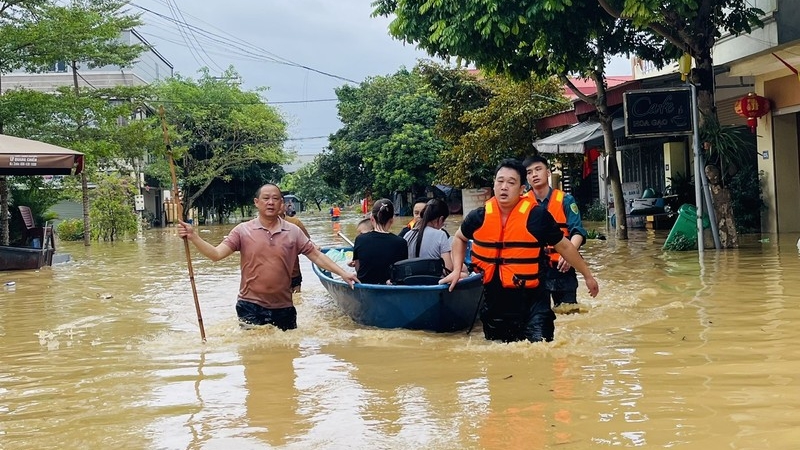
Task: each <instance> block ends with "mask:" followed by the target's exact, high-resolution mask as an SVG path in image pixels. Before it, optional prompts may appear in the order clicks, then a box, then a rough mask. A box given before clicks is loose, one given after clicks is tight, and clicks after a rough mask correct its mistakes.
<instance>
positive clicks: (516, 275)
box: [472, 197, 542, 289]
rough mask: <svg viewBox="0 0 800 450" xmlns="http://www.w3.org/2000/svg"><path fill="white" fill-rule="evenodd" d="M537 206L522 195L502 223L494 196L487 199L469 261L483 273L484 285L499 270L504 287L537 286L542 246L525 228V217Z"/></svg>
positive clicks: (530, 287) (473, 239) (526, 220)
mask: <svg viewBox="0 0 800 450" xmlns="http://www.w3.org/2000/svg"><path fill="white" fill-rule="evenodd" d="M536 205H537V203H536V201H531V200H530V199H528V198H525V197H522V198H521V199H520V201H519V203H517V205H516V206H515V207H514V210H513V211H511V213H510V214H509V216H508V219H507V220H506V224H505V226H503V221H502V218H501V217H500V216H501V214H500V205H499V204H498V203H497V199H496V198H495V197H492V198H490V199H489V201H487V202H486V205H485V209H486V214H485V216H484V219H483V225H481V227H480V228H478V229H477V230H475V233H474V234H473V235H472V241H473V242H472V262H473V263H474V264H475V265H476V266H477V267H478V269H479V270H481V271H482V272H483V282H484V284H485V283H489V282H490V281H491V280H492V277H494V273H495V270H499V274H500V282H501V283H502V285H503V287H505V288H527V289H533V288H535V287H537V286H539V265H540V264H541V262H542V259H541V248H542V245H541V244H540V243H539V242H538V241H537V240H536V237H534V236H533V235H532V234H531V233H530V232H529V231H528V227H527V224H528V216H529V215H530V213H531V210H533V208H534V207H536Z"/></svg>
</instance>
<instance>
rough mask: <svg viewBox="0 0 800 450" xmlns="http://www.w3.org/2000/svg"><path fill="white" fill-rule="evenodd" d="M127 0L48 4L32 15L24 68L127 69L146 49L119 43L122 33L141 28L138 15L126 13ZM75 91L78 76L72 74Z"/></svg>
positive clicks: (85, 0)
mask: <svg viewBox="0 0 800 450" xmlns="http://www.w3.org/2000/svg"><path fill="white" fill-rule="evenodd" d="M126 5H127V2H126V1H122V0H72V1H71V2H69V3H67V4H61V3H60V2H48V3H46V4H44V5H43V6H42V7H41V9H40V10H39V11H38V14H36V15H34V16H33V17H34V21H33V23H32V24H31V27H32V29H31V35H32V36H34V37H35V39H34V40H32V41H31V42H29V43H28V46H27V47H26V49H27V55H26V59H25V67H26V68H27V69H28V70H31V71H39V70H47V69H48V68H50V67H52V66H53V64H54V63H55V62H56V61H65V62H66V63H67V64H69V65H70V66H72V68H73V70H74V69H76V68H77V67H78V66H79V65H86V66H88V67H89V68H96V67H103V66H108V65H113V66H118V67H128V66H130V65H131V64H132V63H133V62H134V61H135V60H136V59H137V58H138V57H139V55H140V54H141V53H142V52H143V51H144V50H145V46H143V45H139V44H134V45H131V44H125V43H122V42H121V41H120V40H119V34H120V32H122V31H123V30H130V29H132V28H135V27H136V26H138V25H141V23H142V22H141V20H140V19H139V16H138V15H132V14H127V11H126V10H125V7H126ZM74 83H75V89H76V90H77V74H76V75H75V80H74Z"/></svg>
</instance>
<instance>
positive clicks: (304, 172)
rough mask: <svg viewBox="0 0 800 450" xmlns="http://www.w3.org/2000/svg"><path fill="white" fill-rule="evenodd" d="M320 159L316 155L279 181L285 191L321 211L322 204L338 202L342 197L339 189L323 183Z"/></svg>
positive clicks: (321, 158)
mask: <svg viewBox="0 0 800 450" xmlns="http://www.w3.org/2000/svg"><path fill="white" fill-rule="evenodd" d="M322 160H323V157H322V156H320V155H317V157H316V158H314V161H312V162H311V163H309V164H306V165H305V166H303V167H301V168H299V169H298V170H297V172H294V173H291V174H288V175H286V177H284V180H283V181H282V182H281V184H282V188H283V190H284V191H285V192H292V193H293V194H295V195H296V196H297V197H298V198H299V199H301V200H302V201H304V202H311V203H314V205H316V207H317V210H319V211H322V205H323V204H330V203H338V202H340V201H342V199H343V197H344V195H342V193H341V191H340V190H339V189H337V188H335V187H331V186H330V185H329V184H327V183H325V181H324V180H323V179H322V176H320V173H321V169H320V163H321V161H322Z"/></svg>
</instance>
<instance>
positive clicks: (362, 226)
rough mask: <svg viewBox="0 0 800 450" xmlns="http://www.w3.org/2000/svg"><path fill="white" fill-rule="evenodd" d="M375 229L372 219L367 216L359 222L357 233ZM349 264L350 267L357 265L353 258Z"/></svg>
mask: <svg viewBox="0 0 800 450" xmlns="http://www.w3.org/2000/svg"><path fill="white" fill-rule="evenodd" d="M374 229H375V228H373V227H372V221H371V220H370V218H369V217H367V218H366V219H361V221H360V222H358V225H356V233H358V234H364V233H369V232H370V231H373V230H374ZM347 265H348V266H350V267H355V266H356V262H355V261H353V260H350V262H348V263H347Z"/></svg>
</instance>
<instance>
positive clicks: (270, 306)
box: [178, 183, 359, 331]
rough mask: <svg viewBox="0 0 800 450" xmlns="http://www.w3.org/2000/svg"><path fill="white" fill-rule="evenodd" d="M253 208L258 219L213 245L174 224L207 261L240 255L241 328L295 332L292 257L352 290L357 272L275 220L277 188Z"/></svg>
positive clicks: (261, 193) (264, 191)
mask: <svg viewBox="0 0 800 450" xmlns="http://www.w3.org/2000/svg"><path fill="white" fill-rule="evenodd" d="M253 204H254V205H255V207H256V209H257V210H258V216H257V217H256V218H255V219H253V220H250V221H248V222H243V223H240V224H238V225H236V226H235V227H234V228H233V229H232V230H231V231H230V232H229V233H228V235H227V236H226V237H225V239H223V240H222V242H221V243H220V244H219V245H217V246H216V247H215V246H213V245H211V244H209V243H208V242H206V241H205V240H203V238H201V237H200V236H199V235H198V234H197V232H195V230H194V228H193V227H192V226H191V225H189V224H188V223H186V222H183V221H179V224H178V235H179V236H180V237H181V238H185V239H187V240H189V241H190V242H191V243H192V244H194V246H195V247H197V250H198V251H199V252H200V253H202V254H203V255H205V256H206V257H207V258H208V259H210V260H212V261H219V260H221V259H223V258H227V257H228V256H230V255H232V254H233V252H236V251H238V252H239V254H240V258H241V262H240V267H241V280H240V282H239V295H238V297H237V301H236V314H237V315H238V316H239V321H240V323H241V324H242V325H243V326H248V325H273V326H276V327H278V328H280V329H281V330H284V331H286V330H290V329H294V328H297V310H296V309H295V307H294V304H293V303H292V293H291V283H292V268H293V267H294V258H295V256H297V255H299V254H301V253H302V254H304V255H306V257H307V258H308V259H309V260H311V262H313V263H314V264H316V265H317V266H319V267H321V268H323V269H325V270H328V271H330V272H332V273H335V274H337V275H339V276H340V277H342V279H343V280H344V281H345V282H347V283H348V284H349V285H350V286H351V287H352V286H353V284H354V283H358V282H359V280H358V277H357V276H356V274H354V273H353V272H350V271H347V270H344V269H343V268H341V267H339V265H338V264H336V263H335V262H333V261H332V260H331V259H330V258H328V257H327V256H325V254H323V253H322V252H321V251H320V250H319V248H318V247H317V246H316V245H314V242H312V241H311V239H309V238H308V236H306V235H305V234H303V232H302V231H301V230H300V227H298V226H297V225H294V224H292V223H289V222H287V221H286V220H284V219H283V218H282V217H281V216H280V215H281V213H282V212H283V193H282V192H281V189H280V188H279V187H278V186H277V185H275V184H272V183H268V184H265V185H264V186H261V187H260V188H259V189H258V191H256V196H255V198H254V199H253Z"/></svg>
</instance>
